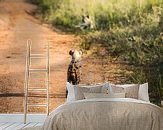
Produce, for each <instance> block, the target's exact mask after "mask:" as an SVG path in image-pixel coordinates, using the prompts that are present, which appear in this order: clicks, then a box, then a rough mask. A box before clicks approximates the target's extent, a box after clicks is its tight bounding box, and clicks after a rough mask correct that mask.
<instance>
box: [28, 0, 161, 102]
mask: <svg viewBox="0 0 163 130" xmlns="http://www.w3.org/2000/svg"><path fill="white" fill-rule="evenodd" d="M28 1H30V2H32V3H34V4H37V5H38V6H39V10H38V14H37V15H38V16H39V17H40V18H41V19H43V20H44V21H45V22H47V23H49V24H51V25H53V26H55V27H62V28H64V29H66V30H71V31H79V28H76V26H77V25H79V24H80V22H81V16H82V15H83V13H85V14H89V16H90V17H91V19H92V21H93V24H94V25H93V26H94V28H93V29H92V30H80V32H81V34H80V35H81V37H82V39H83V42H82V43H81V47H82V48H83V49H86V50H87V49H91V47H92V46H95V45H97V44H100V45H101V46H103V47H105V48H106V50H107V52H108V53H107V54H106V55H109V56H111V57H113V58H116V59H117V60H118V61H123V62H126V63H129V64H130V65H132V66H134V70H133V71H134V72H135V73H134V74H132V75H128V82H135V83H144V82H147V81H148V82H149V85H150V87H149V91H150V97H151V100H152V101H153V102H155V103H157V104H159V102H160V100H163V1H162V0H130V1H129V0H110V1H108V0H89V1H88V0H28ZM83 32H84V33H83ZM132 69H133V67H132Z"/></svg>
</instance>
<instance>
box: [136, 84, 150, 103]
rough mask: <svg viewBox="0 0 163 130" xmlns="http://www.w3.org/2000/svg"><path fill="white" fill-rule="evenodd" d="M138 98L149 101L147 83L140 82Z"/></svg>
mask: <svg viewBox="0 0 163 130" xmlns="http://www.w3.org/2000/svg"><path fill="white" fill-rule="evenodd" d="M138 99H139V100H143V101H146V102H150V101H149V94H148V83H145V84H141V85H140V86H139V96H138Z"/></svg>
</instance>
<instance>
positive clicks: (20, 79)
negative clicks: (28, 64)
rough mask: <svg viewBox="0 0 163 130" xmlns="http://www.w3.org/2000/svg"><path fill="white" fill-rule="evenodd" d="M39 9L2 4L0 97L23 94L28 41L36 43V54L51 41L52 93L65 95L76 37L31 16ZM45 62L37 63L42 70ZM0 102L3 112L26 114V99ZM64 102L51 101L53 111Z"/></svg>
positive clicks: (15, 3)
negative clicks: (2, 95) (59, 31)
mask: <svg viewBox="0 0 163 130" xmlns="http://www.w3.org/2000/svg"><path fill="white" fill-rule="evenodd" d="M36 9H37V7H36V6H34V5H31V4H29V3H26V2H24V0H14V1H13V0H5V1H4V2H1V3H0V53H1V54H0V68H1V69H0V94H4V93H23V92H24V72H25V56H26V41H27V39H31V40H32V41H33V44H32V51H33V52H35V53H37V52H38V53H42V52H43V51H44V49H45V45H46V43H47V42H48V41H50V61H51V87H50V94H53V95H54V94H63V95H64V94H65V88H66V86H65V85H66V79H67V77H66V76H67V75H66V71H67V66H68V64H69V61H70V57H69V55H68V51H69V50H70V49H71V48H72V47H73V44H74V42H75V41H76V38H75V37H74V36H73V35H67V34H60V33H57V32H53V31H52V30H50V29H49V28H48V27H47V26H45V25H44V24H42V23H41V22H40V21H39V20H37V19H36V18H34V17H33V16H31V15H29V12H33V11H35V10H36ZM27 12H28V13H27ZM44 63H45V61H44V60H40V61H36V62H35V63H34V64H35V65H36V66H37V67H41V66H43V65H44ZM36 66H35V67H36ZM38 77H39V76H38ZM39 78H40V77H39ZM36 80H37V79H36ZM39 80H43V79H39ZM39 80H38V82H39ZM0 100H1V101H0V112H22V111H23V97H1V98H0ZM35 100H38V101H39V102H42V101H43V100H44V99H41V100H40V99H37V98H35V99H33V100H32V102H38V101H35ZM64 101H65V99H64V98H51V99H50V109H51V110H52V109H54V108H55V107H56V106H58V105H60V104H62V103H63V102H64ZM13 106H14V107H13ZM33 110H34V109H33ZM31 111H32V110H31ZM37 111H43V110H41V109H37Z"/></svg>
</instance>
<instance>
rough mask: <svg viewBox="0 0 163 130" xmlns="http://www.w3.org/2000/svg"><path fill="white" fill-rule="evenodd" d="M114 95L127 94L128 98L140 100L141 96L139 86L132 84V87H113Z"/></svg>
mask: <svg viewBox="0 0 163 130" xmlns="http://www.w3.org/2000/svg"><path fill="white" fill-rule="evenodd" d="M112 92H113V93H126V98H134V99H138V94H139V85H138V84H130V85H112Z"/></svg>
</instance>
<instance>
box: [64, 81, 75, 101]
mask: <svg viewBox="0 0 163 130" xmlns="http://www.w3.org/2000/svg"><path fill="white" fill-rule="evenodd" d="M67 91H68V94H67V101H66V102H72V101H75V95H74V86H73V85H71V84H70V83H69V82H67Z"/></svg>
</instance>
